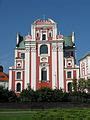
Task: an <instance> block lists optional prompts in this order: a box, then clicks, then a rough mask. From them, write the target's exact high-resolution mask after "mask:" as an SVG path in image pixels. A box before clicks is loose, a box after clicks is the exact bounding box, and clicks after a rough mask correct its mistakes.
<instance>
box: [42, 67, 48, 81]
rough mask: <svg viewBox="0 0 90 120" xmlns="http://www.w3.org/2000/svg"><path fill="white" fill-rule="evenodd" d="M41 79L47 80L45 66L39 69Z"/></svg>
mask: <svg viewBox="0 0 90 120" xmlns="http://www.w3.org/2000/svg"><path fill="white" fill-rule="evenodd" d="M41 81H47V69H46V68H42V69H41Z"/></svg>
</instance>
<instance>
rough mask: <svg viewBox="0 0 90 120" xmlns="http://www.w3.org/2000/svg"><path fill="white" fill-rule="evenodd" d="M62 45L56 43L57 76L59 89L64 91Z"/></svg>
mask: <svg viewBox="0 0 90 120" xmlns="http://www.w3.org/2000/svg"><path fill="white" fill-rule="evenodd" d="M63 57H64V56H63V43H58V74H59V89H62V90H64V58H63Z"/></svg>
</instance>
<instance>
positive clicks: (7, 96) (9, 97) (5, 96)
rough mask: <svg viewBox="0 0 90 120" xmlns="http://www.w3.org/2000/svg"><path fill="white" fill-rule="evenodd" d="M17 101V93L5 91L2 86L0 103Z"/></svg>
mask: <svg viewBox="0 0 90 120" xmlns="http://www.w3.org/2000/svg"><path fill="white" fill-rule="evenodd" d="M15 101H17V96H16V94H15V92H13V91H9V90H8V89H4V88H3V87H2V86H0V102H15Z"/></svg>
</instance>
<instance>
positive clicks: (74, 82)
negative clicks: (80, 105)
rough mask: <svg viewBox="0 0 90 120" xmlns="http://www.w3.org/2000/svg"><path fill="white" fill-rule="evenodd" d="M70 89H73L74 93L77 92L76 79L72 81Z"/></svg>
mask: <svg viewBox="0 0 90 120" xmlns="http://www.w3.org/2000/svg"><path fill="white" fill-rule="evenodd" d="M72 87H73V90H74V92H77V79H75V78H74V79H73V82H72Z"/></svg>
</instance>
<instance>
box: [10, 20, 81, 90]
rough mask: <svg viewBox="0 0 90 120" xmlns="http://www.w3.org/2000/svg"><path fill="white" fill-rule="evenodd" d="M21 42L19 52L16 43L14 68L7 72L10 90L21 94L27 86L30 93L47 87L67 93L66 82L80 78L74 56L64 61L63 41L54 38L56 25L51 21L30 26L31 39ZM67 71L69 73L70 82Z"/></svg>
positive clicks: (56, 36)
mask: <svg viewBox="0 0 90 120" xmlns="http://www.w3.org/2000/svg"><path fill="white" fill-rule="evenodd" d="M17 38H18V37H17ZM18 39H19V38H18ZM73 39H74V37H72V42H74V40H73ZM18 41H19V40H17V42H18ZM23 41H24V44H25V47H24V48H23V49H22V48H21V47H22V46H21V43H19V45H20V46H19V47H16V49H15V60H14V61H15V63H14V66H13V67H10V68H9V90H14V91H15V92H20V91H22V90H23V89H26V88H28V86H30V87H31V89H33V90H37V89H39V88H41V87H50V88H52V89H56V88H57V89H62V90H63V91H68V88H67V84H68V82H72V79H74V78H76V79H78V78H79V68H78V67H77V66H76V65H75V62H74V61H75V60H74V59H75V56H74V57H69V58H64V49H65V48H64V47H65V46H64V39H63V36H62V35H58V34H57V24H56V23H55V22H54V21H53V20H51V19H49V20H37V21H35V22H34V23H33V24H32V25H31V35H27V36H25V37H24V39H23ZM23 41H22V42H23ZM42 45H46V46H47V48H48V53H44V54H41V53H40V49H41V46H42ZM72 50H73V46H72ZM22 53H24V54H25V58H22ZM64 62H65V65H64ZM68 71H71V72H72V76H71V78H69V79H68V78H67V72H68ZM46 73H47V75H46V76H47V79H46V80H45V81H43V80H42V76H43V74H46ZM18 77H19V79H17V78H18Z"/></svg>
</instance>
